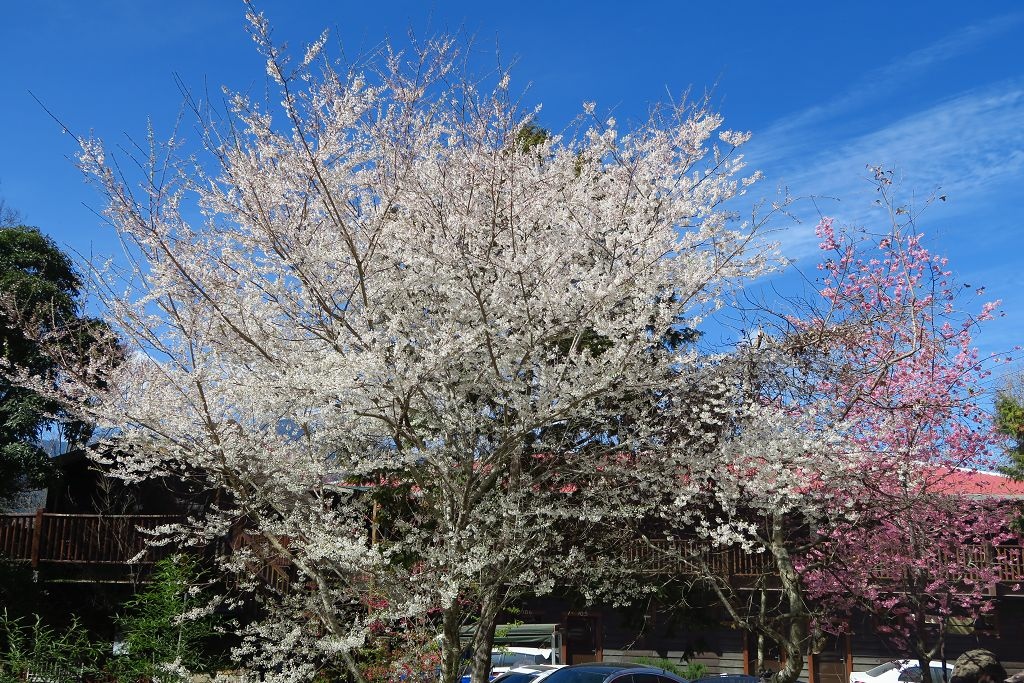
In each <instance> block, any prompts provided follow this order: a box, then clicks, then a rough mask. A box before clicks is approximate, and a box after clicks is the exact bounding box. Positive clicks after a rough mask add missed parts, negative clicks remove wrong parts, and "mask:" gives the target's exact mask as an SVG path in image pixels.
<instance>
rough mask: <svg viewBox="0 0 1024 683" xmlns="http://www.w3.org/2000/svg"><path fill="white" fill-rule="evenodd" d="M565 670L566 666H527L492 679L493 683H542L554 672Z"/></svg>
mask: <svg viewBox="0 0 1024 683" xmlns="http://www.w3.org/2000/svg"><path fill="white" fill-rule="evenodd" d="M564 668H565V665H564V664H528V665H526V666H517V667H515V668H514V669H509V670H508V671H506V672H505V673H503V674H501V675H500V676H498V677H496V678H492V679H491V683H540V681H542V680H544V679H545V678H547V677H548V676H550V675H551V673H552V672H554V671H558V670H559V669H564Z"/></svg>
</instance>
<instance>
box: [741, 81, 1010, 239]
mask: <svg viewBox="0 0 1024 683" xmlns="http://www.w3.org/2000/svg"><path fill="white" fill-rule="evenodd" d="M748 158H750V159H751V162H752V163H753V164H754V165H755V166H757V165H760V164H759V161H760V160H759V159H758V158H757V156H756V154H753V155H749V156H748ZM869 165H871V166H882V167H884V168H890V169H894V170H895V171H896V172H897V175H898V179H899V181H900V182H899V186H900V187H899V189H900V191H901V192H902V193H903V194H904V196H909V195H916V197H917V199H918V201H921V200H923V199H924V198H925V197H927V196H928V195H929V194H931V192H932V191H934V190H937V189H939V188H941V194H943V195H945V196H947V197H948V198H949V203H948V209H947V211H946V212H945V214H944V215H945V217H947V218H948V217H952V216H954V215H964V214H968V213H970V212H973V211H974V210H975V208H976V206H977V205H978V203H979V202H983V201H985V200H987V199H990V198H991V197H992V196H993V195H994V194H995V193H997V192H1000V191H1002V192H1006V191H1007V190H1009V191H1016V192H1017V193H1018V195H1020V194H1021V193H1022V190H1021V189H1020V188H1024V80H1013V81H1004V82H1001V83H996V84H993V85H990V86H987V87H985V88H983V89H979V90H973V91H969V92H966V93H962V94H960V95H958V96H956V97H954V98H951V99H949V100H946V101H944V102H941V103H939V104H937V105H934V106H932V107H929V108H927V109H925V110H923V111H920V112H918V113H915V114H911V115H908V116H906V117H904V118H902V119H899V120H896V121H892V122H890V123H888V124H887V125H885V126H883V127H882V128H879V129H877V130H874V131H871V132H869V133H866V134H863V135H859V136H855V137H853V138H850V139H845V140H839V141H836V142H835V144H834V145H833V146H831V147H825V148H818V149H817V150H815V151H814V152H813V153H808V154H805V155H802V156H800V157H797V158H790V159H788V160H787V161H786V162H785V163H776V164H774V165H772V166H769V167H768V168H767V169H766V170H767V173H768V182H769V183H773V184H778V185H782V186H785V187H787V188H788V190H789V192H790V193H791V194H792V195H793V196H795V197H818V198H821V199H820V200H819V201H816V202H813V203H812V202H803V203H802V204H798V205H797V207H796V212H797V215H803V216H808V215H813V214H814V212H815V211H816V210H817V209H818V208H820V209H821V210H822V211H823V212H824V213H827V214H830V215H837V216H839V217H841V218H842V219H843V220H845V221H848V222H852V223H859V222H864V221H865V220H868V219H869V218H870V217H871V213H872V202H873V199H874V197H873V196H872V194H871V193H872V192H873V191H874V187H873V185H872V183H871V182H869V180H870V176H871V173H870V172H869V171H868V170H867V167H868V166H869ZM1014 188H1016V190H1014ZM827 198H836V199H838V200H841V201H838V202H837V201H833V200H830V199H827ZM807 233H808V231H807V230H800V231H795V230H794V231H789V232H788V233H787V235H786V236H785V238H784V241H785V247H786V251H787V253H789V254H790V255H791V256H794V257H796V256H801V255H804V254H805V253H806V252H807V250H808V249H809V248H810V246H811V245H812V244H813V236H808V235H807Z"/></svg>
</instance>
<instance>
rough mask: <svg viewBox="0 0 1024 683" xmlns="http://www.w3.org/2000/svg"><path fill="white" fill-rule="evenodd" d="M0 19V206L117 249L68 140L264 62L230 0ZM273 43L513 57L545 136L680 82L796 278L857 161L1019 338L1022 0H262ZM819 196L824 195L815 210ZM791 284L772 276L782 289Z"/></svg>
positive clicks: (24, 9)
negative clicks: (734, 132)
mask: <svg viewBox="0 0 1024 683" xmlns="http://www.w3.org/2000/svg"><path fill="white" fill-rule="evenodd" d="M5 4H6V5H7V6H6V7H5V8H4V11H3V21H2V22H0V50H2V51H3V64H4V65H5V66H4V69H3V70H2V72H0V81H2V92H3V93H4V105H3V106H2V107H0V195H2V196H4V197H5V198H6V200H7V202H8V203H9V204H11V205H13V206H14V207H16V208H18V209H20V210H21V211H22V212H23V214H25V216H26V218H27V222H29V223H31V224H34V225H38V226H39V227H40V228H42V229H43V230H44V231H46V232H48V233H49V234H51V235H52V236H53V237H54V238H55V239H56V240H57V241H58V242H59V243H60V244H61V245H63V246H66V247H67V248H69V249H72V250H74V251H76V252H79V253H81V254H84V255H89V254H94V255H106V254H112V253H115V252H116V250H117V245H116V242H115V241H114V239H113V236H112V234H111V233H110V230H109V229H108V228H106V227H105V226H104V225H103V224H102V222H101V221H100V220H99V219H98V218H97V217H96V216H95V214H94V213H93V209H97V208H99V199H98V197H97V196H96V195H95V194H94V193H93V191H92V190H91V189H90V188H89V187H87V186H86V185H84V184H83V182H82V179H81V177H80V176H79V174H78V172H77V171H76V170H75V168H74V167H73V165H72V163H71V162H70V161H69V157H70V156H71V155H73V154H74V152H75V145H74V141H73V139H72V137H71V136H70V135H67V134H64V133H63V131H62V129H61V127H60V126H58V125H57V124H56V123H54V121H53V120H52V119H51V118H50V117H49V116H48V115H47V114H46V113H45V112H44V111H43V110H42V109H41V108H40V106H39V104H37V103H36V102H35V100H34V99H33V97H32V96H31V95H30V94H29V91H31V92H32V93H34V95H35V96H36V97H38V98H39V100H41V101H42V102H43V103H44V104H45V105H46V107H47V108H48V109H50V110H51V111H53V112H54V113H55V114H56V115H57V116H58V117H59V118H60V119H61V120H62V121H63V122H64V123H65V124H66V125H67V126H68V127H69V128H70V129H71V130H73V131H75V132H76V133H79V134H83V133H88V132H89V131H90V130H91V131H94V132H95V133H96V134H97V135H99V136H101V137H103V138H104V139H105V140H106V141H107V142H108V143H123V142H125V141H126V139H127V138H126V137H125V136H126V135H130V136H131V137H133V138H135V139H141V138H143V137H144V135H145V131H146V125H147V117H148V118H150V119H152V122H153V124H154V126H155V128H156V131H157V133H158V134H161V133H163V134H166V133H168V132H169V131H170V127H171V125H172V124H173V121H174V119H175V117H176V115H177V113H178V109H179V106H180V103H181V96H180V93H179V91H178V88H177V86H176V85H175V80H174V75H175V74H178V75H180V77H181V78H182V80H183V81H184V82H185V83H186V84H187V85H188V86H189V87H190V88H192V89H194V90H203V89H204V88H205V87H207V86H209V87H210V88H211V89H212V90H213V91H215V92H216V89H217V87H219V86H220V85H222V84H224V85H227V86H229V87H231V88H234V89H241V90H250V89H255V90H257V91H259V90H262V88H263V87H264V86H265V83H264V81H265V76H264V69H263V62H262V59H261V58H260V57H259V56H258V55H257V54H256V52H255V50H254V49H253V47H252V43H251V41H250V40H249V38H248V36H247V34H246V30H245V29H246V26H245V22H244V20H243V8H242V5H241V2H234V1H231V0H206V1H200V0H178V1H175V2H157V1H155V0H91V1H90V2H80V1H79V0H73V1H71V0H69V1H58V0H33V1H32V2H18V3H15V2H10V3H5ZM259 7H260V8H261V9H262V10H263V11H264V12H265V13H266V14H267V15H268V17H269V18H270V19H271V21H272V22H273V24H274V26H275V36H276V37H277V39H278V40H282V41H288V42H289V43H290V44H291V45H292V46H294V47H299V46H302V45H304V44H305V43H307V42H309V41H312V40H314V39H315V38H316V37H317V36H318V35H319V33H320V31H321V30H322V29H324V28H328V29H330V30H331V36H332V38H331V44H332V45H333V46H334V47H337V46H339V45H340V46H341V47H343V48H344V50H345V51H346V52H347V53H348V54H350V55H359V54H362V53H366V52H368V51H370V50H372V49H373V48H375V47H377V46H378V45H379V44H380V43H381V41H383V40H384V39H385V38H386V37H388V36H394V37H397V38H398V39H399V40H401V39H402V38H403V37H404V35H405V34H406V33H407V32H408V30H410V29H412V30H413V31H415V32H416V33H417V34H418V35H420V36H425V35H430V34H432V33H437V32H439V31H457V30H461V31H462V32H464V33H465V34H467V35H471V36H474V37H475V41H476V42H475V50H476V51H477V52H478V53H479V54H478V59H479V60H480V61H479V63H480V64H481V67H482V68H486V67H489V66H491V65H493V64H494V53H495V50H498V51H499V52H500V54H501V58H502V61H503V62H506V63H509V62H514V63H515V64H516V66H515V68H514V70H513V88H515V86H516V85H518V86H519V87H520V89H524V88H526V89H528V90H527V96H526V99H527V100H528V101H530V102H534V103H543V110H542V113H541V119H540V123H541V124H542V125H544V126H546V127H549V128H553V129H559V128H561V127H562V126H564V125H565V124H566V123H568V122H569V121H570V120H571V119H572V118H573V117H574V116H575V115H576V114H577V113H579V111H580V107H581V103H582V102H583V101H587V100H594V101H596V102H597V103H598V106H599V107H600V108H602V109H604V110H605V111H612V112H614V114H615V116H616V117H617V118H618V119H619V120H620V121H623V122H628V121H629V120H631V119H634V120H636V119H640V118H642V117H643V116H644V114H645V113H646V111H647V108H648V107H649V105H650V104H651V103H654V102H657V101H659V100H664V99H665V98H666V97H667V96H669V95H673V96H676V95H679V94H680V93H681V92H683V91H685V90H686V89H687V88H692V89H693V91H695V92H698V93H700V92H703V91H704V90H705V89H711V90H713V99H714V102H715V103H716V106H717V107H718V108H719V110H720V111H721V112H722V113H723V114H724V116H725V118H726V122H727V125H728V126H729V127H731V128H736V129H744V130H751V131H752V132H753V133H754V139H753V141H752V142H751V144H750V145H749V148H748V150H747V160H748V162H749V163H750V165H751V167H753V168H758V169H761V170H762V171H764V173H765V175H766V179H765V181H764V182H763V183H761V184H760V185H759V186H757V187H756V188H755V191H754V194H755V195H756V196H765V197H769V198H772V197H775V196H776V193H777V191H778V190H779V188H781V187H785V188H788V191H789V192H790V193H791V194H792V195H793V196H797V197H819V198H821V199H818V200H816V201H815V202H811V201H803V202H801V203H799V204H798V205H797V207H796V213H797V214H798V215H800V216H803V217H805V218H807V219H809V220H810V221H811V222H806V221H805V222H804V223H802V224H798V225H794V224H789V223H780V224H779V226H780V227H781V228H783V229H782V231H781V232H780V233H779V236H780V239H781V240H782V242H783V245H784V250H785V253H786V254H787V256H790V257H792V258H794V259H796V262H797V264H798V265H802V266H805V267H808V268H810V267H811V262H810V261H809V259H810V258H812V257H813V250H814V243H815V240H814V238H813V233H812V227H813V216H814V213H815V210H816V207H817V208H820V210H821V211H823V212H824V213H827V214H831V215H835V216H837V217H839V218H840V219H841V220H846V221H850V222H856V223H864V224H868V225H870V224H872V222H873V221H874V222H877V221H879V220H881V217H880V216H878V215H877V214H876V213H874V211H875V209H873V208H872V203H871V202H872V200H873V198H874V196H873V194H872V191H871V186H870V184H869V183H868V182H867V180H866V179H867V177H868V175H869V174H868V172H867V170H866V166H867V165H868V164H879V165H885V166H889V167H892V168H895V169H896V171H897V175H898V177H899V178H900V179H901V185H902V191H903V193H904V194H905V195H907V196H911V195H913V196H916V197H918V198H923V197H926V196H928V195H930V194H931V193H932V192H933V190H935V189H936V187H938V186H941V188H942V193H943V194H945V195H946V196H947V197H948V201H946V202H944V203H936V204H935V205H934V206H932V207H931V208H930V209H929V210H928V211H927V212H926V213H925V214H924V217H923V220H922V222H921V223H920V227H921V229H923V230H924V231H925V232H926V233H927V234H928V235H929V244H930V245H931V246H932V247H933V248H934V250H935V251H938V252H942V253H945V254H947V255H948V256H949V257H950V258H951V262H952V265H953V267H954V268H955V269H956V270H957V272H958V274H959V275H960V276H961V277H962V278H963V279H964V280H965V281H967V282H969V283H971V284H972V285H974V286H982V285H985V286H987V294H986V296H987V298H1001V299H1002V300H1003V301H1004V309H1005V311H1006V313H1007V317H1006V318H1002V319H999V320H998V321H996V322H995V323H993V324H991V325H990V326H989V327H988V328H987V329H986V331H985V333H984V335H983V336H982V337H981V338H979V339H978V342H979V344H980V345H981V346H982V348H983V349H985V350H1004V349H1008V348H1010V347H1011V346H1013V345H1015V344H1018V343H1021V342H1024V271H1022V269H1021V267H1020V263H1019V256H1018V255H1019V254H1020V239H1019V238H1020V236H1021V235H1024V229H1022V221H1024V48H1022V47H1021V46H1022V45H1024V5H1022V4H1021V3H1018V2H1009V1H1005V2H999V1H992V2H971V3H965V2H945V1H938V2H929V3H923V2H921V3H916V2H905V3H887V4H885V5H879V4H877V3H832V2H821V1H820V0H819V1H818V2H813V3H812V2H786V3H768V2H733V3H701V4H698V3H695V2H678V1H677V2H663V3H640V2H631V3H626V2H600V1H597V0H594V1H591V2H574V3H570V2H554V1H553V2H550V3H547V4H539V3H537V4H529V3H521V4H517V5H516V4H508V3H494V2H482V1H480V0H477V1H476V2H441V1H435V2H387V1H385V0H380V1H378V2H374V3H368V2H359V3H357V2H348V1H341V0H338V1H335V2H328V1H326V0H322V1H317V2H313V1H309V2H304V1H302V0H293V1H292V2H283V1H272V0H265V1H264V2H261V3H260V4H259ZM825 197H832V198H838V199H839V201H836V200H835V199H824V198H825ZM793 282H795V278H789V279H786V278H783V279H782V280H780V283H779V285H780V286H782V287H787V286H789V285H790V284H792V283H793Z"/></svg>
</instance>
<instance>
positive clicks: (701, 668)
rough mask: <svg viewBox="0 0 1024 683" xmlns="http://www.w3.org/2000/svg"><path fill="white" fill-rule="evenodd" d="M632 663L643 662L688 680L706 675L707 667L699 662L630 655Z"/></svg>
mask: <svg viewBox="0 0 1024 683" xmlns="http://www.w3.org/2000/svg"><path fill="white" fill-rule="evenodd" d="M630 659H631V660H632V661H633V663H634V664H643V665H645V666H653V667H654V668H656V669H664V670H665V671H668V672H670V673H674V674H675V675H676V676H679V677H680V678H685V679H686V680H688V681H694V680H696V679H698V678H702V677H704V676H706V675H707V673H708V667H707V665H705V664H701V663H700V662H687V663H686V664H680V663H679V662H675V661H673V660H671V659H662V658H660V657H631V658H630Z"/></svg>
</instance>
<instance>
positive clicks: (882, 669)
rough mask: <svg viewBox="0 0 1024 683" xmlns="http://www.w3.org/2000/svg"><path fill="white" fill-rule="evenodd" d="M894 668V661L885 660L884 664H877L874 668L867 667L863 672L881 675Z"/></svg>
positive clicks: (869, 674)
mask: <svg viewBox="0 0 1024 683" xmlns="http://www.w3.org/2000/svg"><path fill="white" fill-rule="evenodd" d="M895 668H896V664H895V663H894V662H886V663H885V664H879V665H878V666H876V667H875V668H874V669H868V670H867V671H865V672H864V673H866V674H867V675H868V676H881V675H882V674H884V673H889V672H890V671H892V670H893V669H895Z"/></svg>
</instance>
